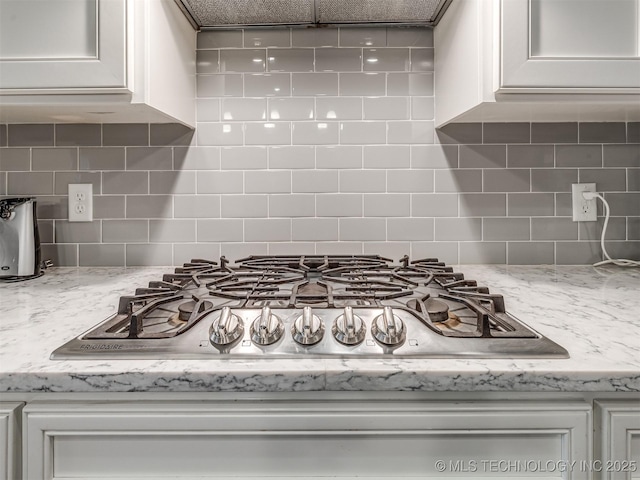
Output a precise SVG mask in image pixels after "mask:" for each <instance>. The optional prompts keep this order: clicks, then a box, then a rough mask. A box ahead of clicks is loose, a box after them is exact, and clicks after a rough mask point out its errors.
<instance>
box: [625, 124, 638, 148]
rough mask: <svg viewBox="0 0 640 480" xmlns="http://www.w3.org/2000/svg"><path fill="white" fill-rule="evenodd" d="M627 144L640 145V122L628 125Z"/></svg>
mask: <svg viewBox="0 0 640 480" xmlns="http://www.w3.org/2000/svg"><path fill="white" fill-rule="evenodd" d="M627 143H640V122H628V123H627Z"/></svg>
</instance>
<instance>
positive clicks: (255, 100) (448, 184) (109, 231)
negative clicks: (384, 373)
mask: <svg viewBox="0 0 640 480" xmlns="http://www.w3.org/2000/svg"><path fill="white" fill-rule="evenodd" d="M434 54H435V51H434V49H433V32H432V30H431V29H428V28H410V27H403V28H392V27H388V28H385V27H380V28H374V29H362V28H331V29H305V30H298V29H287V28H283V29H271V30H258V29H256V30H246V31H243V30H240V29H239V30H229V31H207V32H201V33H199V35H198V65H197V69H198V71H197V78H196V80H197V98H196V104H197V122H198V123H197V128H196V129H195V130H191V129H189V128H186V127H185V126H182V125H179V124H152V125H147V124H133V123H132V124H127V125H117V124H77V123H76V124H73V123H60V124H55V125H54V124H10V125H0V195H3V196H5V195H34V196H37V197H38V216H39V219H40V228H41V237H42V242H43V246H42V249H43V255H44V256H45V258H51V259H52V260H53V261H54V263H55V264H56V265H69V266H77V265H80V266H94V265H95V266H102V265H131V266H134V265H169V264H172V263H173V264H180V263H183V262H185V261H188V260H189V259H190V258H192V257H210V258H214V259H215V258H216V257H217V256H219V255H221V254H224V255H227V257H228V258H230V259H233V260H235V259H237V258H240V257H242V256H245V255H249V254H268V253H270V254H292V253H300V254H311V253H317V254H329V253H343V254H345V253H346V254H358V253H379V254H382V255H388V256H390V257H391V258H396V259H397V258H400V256H402V255H404V254H409V255H410V256H411V258H412V259H417V258H424V257H438V258H440V259H442V260H443V261H446V262H448V263H457V262H469V263H509V264H553V263H558V264H575V263H578V264H584V263H590V262H593V261H596V260H600V259H601V258H602V253H601V251H600V246H599V237H600V233H601V229H602V224H603V221H602V215H601V214H602V208H601V207H600V206H599V207H598V210H599V218H598V221H597V222H593V223H582V224H578V223H575V222H573V221H572V220H571V193H570V192H571V184H572V183H576V182H578V181H580V182H593V183H596V186H597V189H598V191H600V192H602V193H604V195H605V197H606V198H607V200H608V201H609V203H610V205H611V210H612V218H611V220H610V222H609V223H610V227H609V230H608V233H607V247H608V249H609V250H610V252H611V253H612V255H614V256H624V257H627V258H638V257H639V256H640V221H639V219H640V122H628V123H621V122H613V123H609V122H607V123H602V122H599V123H567V122H563V123H537V122H534V123H528V122H515V123H462V124H449V125H447V126H445V127H443V128H441V129H435V128H434V122H433V118H434V100H435V99H434V73H433V70H434V58H435V55H434ZM254 60H258V61H254ZM374 60H375V61H374ZM69 183H92V184H93V188H94V221H93V222H90V223H78V224H74V223H69V222H68V221H67V204H68V201H67V196H66V195H67V189H68V184H69Z"/></svg>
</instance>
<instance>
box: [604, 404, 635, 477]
mask: <svg viewBox="0 0 640 480" xmlns="http://www.w3.org/2000/svg"><path fill="white" fill-rule="evenodd" d="M595 407H596V408H595V431H596V438H595V447H596V448H595V452H596V459H597V460H598V461H599V462H600V463H599V464H598V467H599V470H601V473H602V476H601V478H602V479H603V480H604V479H606V480H610V479H611V480H613V479H620V480H622V479H625V480H628V479H640V400H626V401H625V400H617V401H616V400H607V401H597V402H595Z"/></svg>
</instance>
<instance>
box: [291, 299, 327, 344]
mask: <svg viewBox="0 0 640 480" xmlns="http://www.w3.org/2000/svg"><path fill="white" fill-rule="evenodd" d="M291 335H292V336H293V339H294V340H295V341H296V342H297V343H299V344H300V345H315V344H316V343H318V342H319V341H320V340H322V337H323V336H324V325H323V324H322V320H320V319H319V318H318V316H317V315H314V314H313V311H312V310H311V307H304V309H303V310H302V315H300V316H299V317H298V318H297V319H296V321H295V322H293V325H292V326H291Z"/></svg>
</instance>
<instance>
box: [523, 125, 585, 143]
mask: <svg viewBox="0 0 640 480" xmlns="http://www.w3.org/2000/svg"><path fill="white" fill-rule="evenodd" d="M531 143H578V124H577V123H532V124H531Z"/></svg>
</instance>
